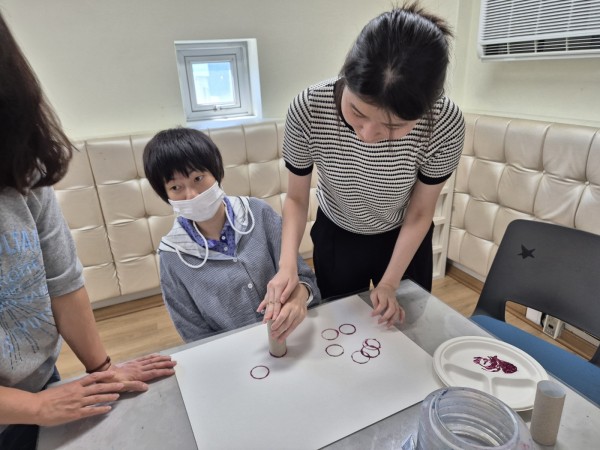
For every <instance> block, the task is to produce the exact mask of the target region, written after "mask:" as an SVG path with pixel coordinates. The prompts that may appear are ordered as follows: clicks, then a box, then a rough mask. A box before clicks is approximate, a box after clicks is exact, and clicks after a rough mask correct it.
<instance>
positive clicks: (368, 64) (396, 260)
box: [266, 4, 464, 326]
mask: <svg viewBox="0 0 600 450" xmlns="http://www.w3.org/2000/svg"><path fill="white" fill-rule="evenodd" d="M450 36H451V33H450V30H449V28H448V26H447V24H446V23H445V22H444V21H443V20H442V19H440V18H439V17H436V16H434V15H431V14H428V13H426V12H424V11H423V10H422V9H420V8H419V7H418V6H417V5H416V4H413V5H409V6H405V7H403V8H401V9H394V10H392V11H390V12H386V13H383V14H381V15H380V16H378V17H376V18H374V19H373V20H371V21H370V22H369V23H368V24H367V25H366V26H365V27H364V28H363V30H362V31H361V33H360V35H359V36H358V38H357V40H356V42H355V43H354V45H353V47H352V49H351V50H350V52H349V53H348V56H347V57H346V61H345V63H344V65H343V67H342V69H341V72H340V75H339V77H337V78H335V79H331V80H326V81H324V82H321V83H319V84H316V85H313V86H311V87H309V88H307V89H306V90H304V91H303V92H301V93H300V94H299V95H298V96H297V97H296V98H295V99H294V101H293V102H292V104H291V105H290V108H289V111H288V115H287V119H286V129H285V137H284V143H283V156H284V159H285V162H286V167H287V168H288V170H289V185H288V194H287V197H286V201H285V205H284V210H283V218H284V220H283V231H282V250H281V255H280V269H279V272H278V273H277V275H276V276H275V277H274V278H273V279H272V280H271V281H270V282H269V285H268V289H267V296H266V299H268V300H269V301H275V302H274V303H270V304H271V305H273V306H271V307H270V308H269V309H268V310H267V317H270V316H274V317H276V316H277V315H278V313H279V308H280V305H281V304H282V303H285V301H286V300H287V299H288V298H289V294H290V293H291V292H292V291H293V289H294V288H295V286H296V284H297V283H298V277H297V268H296V255H297V252H298V247H299V244H300V240H301V237H302V231H303V229H304V224H305V223H306V217H307V213H308V206H309V191H310V179H311V176H310V174H311V172H312V170H313V167H314V166H316V167H317V170H318V174H319V181H318V186H317V198H318V200H319V210H318V213H317V220H316V222H315V224H314V226H313V228H312V231H311V237H312V239H313V243H314V255H313V258H314V264H315V272H316V275H317V283H318V285H319V289H320V290H321V295H322V298H323V299H327V298H333V297H340V296H344V295H348V294H351V293H353V292H357V291H361V290H366V289H368V288H369V286H370V283H371V282H372V283H373V285H374V286H375V288H374V289H373V291H372V292H371V300H372V302H373V306H374V310H373V316H376V315H380V316H381V317H380V318H379V323H385V324H386V325H387V326H391V325H392V324H393V323H394V322H396V321H402V320H403V317H404V311H403V310H402V308H401V307H400V306H399V304H398V301H397V300H396V295H395V291H396V289H397V288H398V286H399V284H400V280H401V279H403V278H411V279H413V280H415V281H416V282H417V283H419V284H420V285H422V286H423V287H424V288H426V289H428V290H431V279H432V272H433V257H432V234H433V215H434V211H435V205H436V202H437V199H438V196H439V194H440V191H441V190H442V187H443V185H444V182H445V181H446V180H447V179H448V178H449V177H450V176H451V174H452V172H453V171H454V170H455V168H456V167H457V165H458V161H459V158H460V153H461V151H462V147H463V141H464V121H463V117H462V113H461V112H460V110H459V109H458V107H457V106H456V105H455V104H454V103H453V102H452V101H451V100H450V99H448V98H447V97H445V96H444V94H443V88H444V80H445V75H446V68H447V65H448V60H449V38H450ZM277 300H278V301H277Z"/></svg>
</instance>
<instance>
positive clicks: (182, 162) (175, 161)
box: [143, 128, 225, 203]
mask: <svg viewBox="0 0 600 450" xmlns="http://www.w3.org/2000/svg"><path fill="white" fill-rule="evenodd" d="M143 160H144V171H145V172H146V177H147V178H148V181H149V182H150V185H151V186H152V188H153V189H154V191H155V192H156V193H157V194H158V195H159V196H160V198H162V199H163V200H164V201H165V202H167V203H168V202H169V197H168V195H167V191H166V189H165V183H166V182H168V181H169V180H170V179H172V177H173V175H174V174H175V173H176V172H179V173H181V174H183V175H185V176H189V174H190V173H191V172H193V171H194V170H198V171H202V172H210V173H211V174H212V176H213V177H215V179H216V180H217V182H218V183H219V185H220V184H221V180H223V177H224V176H225V169H224V167H223V158H222V157H221V152H220V151H219V149H218V148H217V146H216V145H215V143H214V142H213V141H212V139H211V138H209V137H208V136H207V135H206V134H204V133H202V132H201V131H198V130H194V129H191V128H171V129H169V130H163V131H160V132H159V133H157V134H156V135H155V136H154V137H153V138H152V139H150V141H149V142H148V143H147V144H146V147H145V148H144V156H143Z"/></svg>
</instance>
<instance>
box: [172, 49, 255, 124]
mask: <svg viewBox="0 0 600 450" xmlns="http://www.w3.org/2000/svg"><path fill="white" fill-rule="evenodd" d="M175 53H176V58H177V72H178V75H179V87H180V92H181V100H182V102H183V109H184V113H185V117H186V121H187V122H188V125H197V126H207V127H215V126H219V125H220V126H230V125H235V124H239V123H243V122H247V121H255V120H257V119H261V118H262V102H261V95H260V77H259V70H258V52H257V45H256V39H218V40H202V41H175ZM197 62H200V63H208V62H229V63H230V65H231V67H232V71H231V76H232V82H233V90H234V99H235V102H234V103H235V104H225V105H224V104H222V103H214V104H211V105H207V104H198V103H197V101H196V85H195V80H194V75H193V64H194V63H197Z"/></svg>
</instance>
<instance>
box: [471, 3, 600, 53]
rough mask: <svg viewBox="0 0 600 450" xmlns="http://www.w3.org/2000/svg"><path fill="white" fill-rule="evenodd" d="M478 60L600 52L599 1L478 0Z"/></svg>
mask: <svg viewBox="0 0 600 450" xmlns="http://www.w3.org/2000/svg"><path fill="white" fill-rule="evenodd" d="M478 53H479V57H480V58H481V59H483V60H494V59H496V60H516V59H533V58H535V59H542V58H545V59H550V58H577V57H579V58H581V57H588V58H589V57H598V56H600V0H482V1H481V16H480V20H479V45H478Z"/></svg>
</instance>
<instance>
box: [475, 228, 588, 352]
mask: <svg viewBox="0 0 600 450" xmlns="http://www.w3.org/2000/svg"><path fill="white" fill-rule="evenodd" d="M507 301H513V302H515V303H519V304H521V305H524V306H527V307H530V308H533V309H536V310H538V311H542V312H544V313H546V314H549V315H551V316H553V317H556V318H558V319H560V320H563V321H564V322H566V323H569V324H571V325H573V326H575V327H576V328H579V329H580V330H583V331H585V332H587V333H589V334H591V335H592V336H594V337H596V338H600V235H597V234H593V233H588V232H585V231H581V230H577V229H574V228H568V227H563V226H560V225H554V224H550V223H545V222H536V221H532V220H515V221H513V222H511V223H510V224H509V225H508V227H507V229H506V232H505V234H504V237H503V238H502V241H501V242H500V246H499V247H498V252H497V253H496V256H495V258H494V261H493V263H492V266H491V268H490V271H489V273H488V276H487V278H486V280H485V283H484V286H483V290H482V291H481V296H480V297H479V301H478V303H477V307H476V308H475V312H474V313H473V314H474V315H476V314H484V315H488V316H492V317H494V318H496V319H499V320H503V321H504V320H505V308H506V302H507ZM599 354H600V350H599V351H598V352H596V355H595V356H594V358H593V359H592V360H593V361H594V360H596V359H598V357H599Z"/></svg>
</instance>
